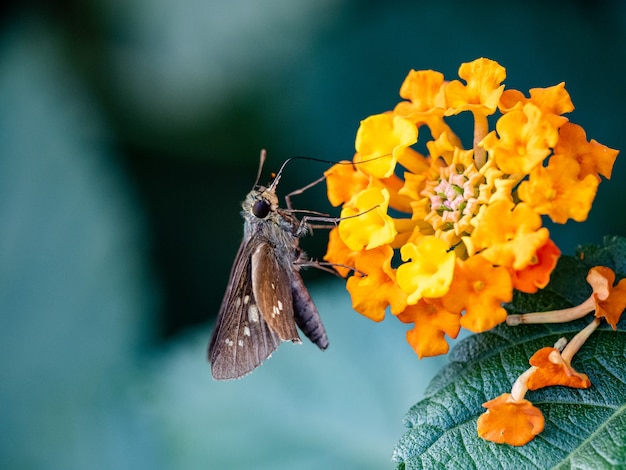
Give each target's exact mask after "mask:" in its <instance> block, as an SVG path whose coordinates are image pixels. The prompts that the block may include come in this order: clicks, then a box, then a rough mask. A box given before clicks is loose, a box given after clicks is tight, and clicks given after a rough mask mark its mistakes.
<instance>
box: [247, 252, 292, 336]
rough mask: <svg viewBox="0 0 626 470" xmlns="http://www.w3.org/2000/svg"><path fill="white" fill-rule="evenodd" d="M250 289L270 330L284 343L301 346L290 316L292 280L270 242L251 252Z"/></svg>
mask: <svg viewBox="0 0 626 470" xmlns="http://www.w3.org/2000/svg"><path fill="white" fill-rule="evenodd" d="M289 262H291V260H289ZM252 289H253V291H254V298H255V299H256V301H257V305H258V306H259V310H260V311H261V313H262V314H263V318H264V319H265V321H266V322H267V324H268V325H269V327H270V328H271V329H272V330H273V331H274V332H275V333H276V334H278V336H279V337H280V339H282V340H283V341H293V342H294V343H300V342H301V341H300V336H298V330H297V329H296V322H295V320H294V317H293V300H292V297H291V277H290V276H289V273H288V272H287V271H286V269H285V268H284V267H282V266H281V264H280V263H279V261H278V259H277V257H276V254H275V251H274V249H273V248H272V246H271V245H270V244H269V243H265V242H263V243H260V244H259V245H258V246H257V247H256V248H255V250H254V253H252Z"/></svg>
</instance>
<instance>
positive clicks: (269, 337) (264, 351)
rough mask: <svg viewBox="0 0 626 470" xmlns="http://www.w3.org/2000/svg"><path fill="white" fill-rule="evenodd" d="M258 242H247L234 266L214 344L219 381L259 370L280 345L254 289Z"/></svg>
mask: <svg viewBox="0 0 626 470" xmlns="http://www.w3.org/2000/svg"><path fill="white" fill-rule="evenodd" d="M256 246H257V243H254V242H251V241H246V240H244V241H243V242H242V244H241V246H240V247H239V251H238V252H237V257H236V258H235V264H234V265H233V268H232V270H231V273H230V280H229V283H228V288H227V290H226V294H225V295H224V300H223V301H222V306H221V307H220V312H219V315H218V317H217V322H216V325H215V329H214V330H213V334H212V335H211V342H210V343H209V361H210V362H211V374H212V375H213V377H214V378H215V379H217V380H227V379H237V378H239V377H242V376H244V375H246V374H248V373H250V372H252V371H253V370H254V369H255V368H256V367H258V366H259V365H260V364H261V363H262V362H263V361H264V360H265V359H267V358H268V357H269V356H270V355H271V354H272V352H274V350H275V349H276V348H277V347H278V345H279V344H280V338H279V336H278V335H277V334H276V333H274V332H273V331H272V330H271V329H270V328H269V327H268V325H267V323H266V322H265V319H264V316H263V315H261V313H260V309H259V306H258V303H257V301H256V300H255V296H254V292H253V288H252V252H253V251H254V250H255V248H256Z"/></svg>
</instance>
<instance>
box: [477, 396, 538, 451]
mask: <svg viewBox="0 0 626 470" xmlns="http://www.w3.org/2000/svg"><path fill="white" fill-rule="evenodd" d="M483 407H485V408H487V411H486V412H485V413H483V414H482V415H481V416H480V417H479V418H478V423H477V427H478V435H479V436H480V437H482V438H483V439H486V440H488V441H491V442H495V443H497V444H509V445H512V446H523V445H525V444H528V443H529V442H530V441H531V440H532V439H533V438H534V437H535V436H536V435H537V434H539V433H540V432H541V431H543V428H544V426H545V419H544V417H543V414H542V413H541V411H540V410H539V408H537V407H535V406H533V404H532V403H531V402H529V401H528V400H526V399H523V398H522V399H520V400H515V399H514V398H513V396H512V395H511V394H510V393H503V394H502V395H500V396H499V397H497V398H494V399H493V400H490V401H488V402H486V403H483Z"/></svg>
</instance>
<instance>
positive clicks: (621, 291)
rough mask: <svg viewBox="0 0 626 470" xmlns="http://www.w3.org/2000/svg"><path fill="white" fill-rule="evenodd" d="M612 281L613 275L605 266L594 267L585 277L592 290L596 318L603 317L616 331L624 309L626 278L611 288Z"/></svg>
mask: <svg viewBox="0 0 626 470" xmlns="http://www.w3.org/2000/svg"><path fill="white" fill-rule="evenodd" d="M614 281H615V273H614V272H613V270H611V269H610V268H607V267H606V266H595V267H593V268H591V269H590V270H589V274H588V275H587V282H588V283H589V284H590V285H591V287H592V289H593V299H594V301H595V303H596V317H598V318H601V317H603V318H604V319H605V320H606V321H607V322H608V323H609V324H610V325H611V326H612V327H613V330H616V329H617V323H618V322H619V320H620V318H621V316H622V313H623V312H624V309H626V278H625V279H622V280H620V281H619V282H618V283H617V285H616V286H613V282H614Z"/></svg>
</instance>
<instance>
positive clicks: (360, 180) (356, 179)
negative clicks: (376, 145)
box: [324, 162, 370, 207]
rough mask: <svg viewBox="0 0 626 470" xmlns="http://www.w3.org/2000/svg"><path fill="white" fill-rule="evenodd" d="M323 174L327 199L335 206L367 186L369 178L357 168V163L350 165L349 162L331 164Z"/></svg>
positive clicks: (346, 200)
mask: <svg viewBox="0 0 626 470" xmlns="http://www.w3.org/2000/svg"><path fill="white" fill-rule="evenodd" d="M324 175H325V176H326V188H327V193H328V201H329V202H330V203H331V204H332V205H333V206H335V207H336V206H338V205H340V204H343V203H345V202H348V201H350V199H352V196H354V195H355V194H358V193H359V192H361V191H362V190H364V189H365V188H367V185H368V183H369V180H370V177H369V176H368V175H366V174H365V173H363V172H362V171H360V170H359V169H358V165H350V164H349V162H341V163H337V164H336V165H333V166H332V167H330V168H329V169H328V170H326V171H325V172H324Z"/></svg>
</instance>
